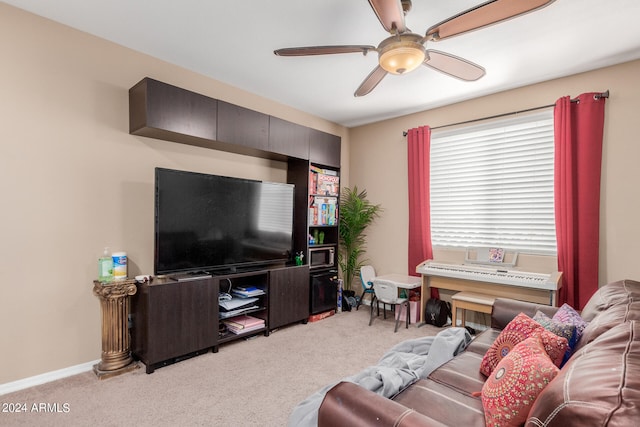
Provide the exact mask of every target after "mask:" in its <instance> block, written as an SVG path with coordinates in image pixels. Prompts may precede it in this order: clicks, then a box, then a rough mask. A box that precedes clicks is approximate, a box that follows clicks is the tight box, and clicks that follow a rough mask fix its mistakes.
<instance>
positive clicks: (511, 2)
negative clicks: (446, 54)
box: [425, 0, 555, 41]
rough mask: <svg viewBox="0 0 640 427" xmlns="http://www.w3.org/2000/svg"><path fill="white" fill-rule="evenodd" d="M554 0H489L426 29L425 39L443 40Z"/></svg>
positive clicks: (543, 5) (534, 8)
mask: <svg viewBox="0 0 640 427" xmlns="http://www.w3.org/2000/svg"><path fill="white" fill-rule="evenodd" d="M554 1H555V0H490V1H488V2H485V3H482V4H480V5H478V6H476V7H472V8H471V9H468V10H466V11H464V12H461V13H459V14H457V15H454V16H452V17H451V18H449V19H446V20H444V21H442V22H440V23H439V24H436V25H434V26H433V27H431V28H429V29H428V30H427V35H426V37H425V38H426V39H427V40H432V41H438V40H444V39H447V38H449V37H453V36H457V35H459V34H463V33H466V32H469V31H473V30H477V29H478V28H482V27H487V26H489V25H492V24H496V23H498V22H501V21H504V20H507V19H510V18H514V17H516V16H519V15H522V14H525V13H527V12H532V11H534V10H537V9H540V8H543V7H545V6H547V5H549V4H551V3H553V2H554Z"/></svg>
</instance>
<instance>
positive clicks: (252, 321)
mask: <svg viewBox="0 0 640 427" xmlns="http://www.w3.org/2000/svg"><path fill="white" fill-rule="evenodd" d="M224 323H225V324H227V325H233V326H235V327H237V328H240V329H242V328H248V327H252V326H256V325H264V319H260V318H259V317H254V316H249V315H247V314H244V315H242V316H235V317H232V318H230V319H228V320H224Z"/></svg>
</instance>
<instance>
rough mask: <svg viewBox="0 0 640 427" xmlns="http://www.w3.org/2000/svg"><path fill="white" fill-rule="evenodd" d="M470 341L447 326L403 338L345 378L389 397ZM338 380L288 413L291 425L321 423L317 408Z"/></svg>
mask: <svg viewBox="0 0 640 427" xmlns="http://www.w3.org/2000/svg"><path fill="white" fill-rule="evenodd" d="M470 342H471V335H469V332H467V330H466V329H464V328H448V329H445V330H443V331H440V332H439V333H438V334H437V335H436V336H430V337H423V338H416V339H412V340H407V341H403V342H401V343H400V344H398V345H396V346H395V347H393V348H392V349H391V350H389V351H388V352H387V353H386V354H385V355H384V356H382V358H381V359H380V361H379V362H378V364H377V365H375V366H370V367H368V368H366V369H364V370H363V371H362V372H360V373H358V374H356V375H353V376H350V377H347V378H343V379H342V380H341V381H350V382H353V383H356V384H358V385H359V386H361V387H363V388H366V389H367V390H371V391H373V392H374V393H377V394H379V395H381V396H384V397H387V398H390V397H393V396H395V395H396V394H398V393H399V392H400V391H402V390H403V389H404V388H405V387H407V386H408V385H410V384H411V383H413V382H415V381H416V380H418V379H420V378H426V377H427V376H428V375H429V374H430V373H431V372H432V371H434V370H435V369H436V368H438V367H439V366H440V365H442V364H443V363H445V362H447V361H448V360H450V359H452V358H453V357H454V356H455V355H457V354H458V353H460V352H461V351H462V350H464V349H465V348H466V347H467V345H469V343H470ZM338 382H339V381H337V382H335V383H332V384H329V385H327V386H326V387H324V388H322V389H320V390H318V391H317V392H316V393H314V394H312V395H311V396H309V397H308V398H307V399H305V400H304V401H302V402H300V403H299V404H298V406H296V407H295V408H294V409H293V411H292V412H291V415H290V416H289V426H290V427H315V426H317V425H318V409H319V408H320V405H321V404H322V400H323V399H324V396H325V394H326V393H327V392H328V391H329V390H330V389H331V388H333V387H334V386H335V385H336V384H338Z"/></svg>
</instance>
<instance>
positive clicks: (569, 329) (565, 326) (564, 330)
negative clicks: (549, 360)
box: [533, 311, 578, 367]
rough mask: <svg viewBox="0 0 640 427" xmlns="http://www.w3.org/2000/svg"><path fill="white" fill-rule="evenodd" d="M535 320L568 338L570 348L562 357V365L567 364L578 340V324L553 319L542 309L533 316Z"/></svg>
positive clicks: (548, 329) (549, 329) (547, 328)
mask: <svg viewBox="0 0 640 427" xmlns="http://www.w3.org/2000/svg"><path fill="white" fill-rule="evenodd" d="M533 320H535V321H536V322H538V323H540V324H541V325H542V327H543V328H545V329H546V330H547V331H549V332H553V333H554V334H556V335H558V336H560V337H564V338H566V340H567V342H568V348H567V351H566V353H565V355H564V358H563V359H562V363H561V364H560V367H562V365H564V364H565V362H566V361H567V360H569V357H571V352H572V351H573V347H574V346H575V345H576V343H577V342H578V339H577V338H576V337H577V336H578V331H577V328H576V325H573V324H571V323H563V322H560V321H558V320H553V319H552V318H551V317H549V316H547V315H546V314H544V313H543V312H541V311H537V312H536V314H535V316H533Z"/></svg>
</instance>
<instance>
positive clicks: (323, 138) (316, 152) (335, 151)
mask: <svg viewBox="0 0 640 427" xmlns="http://www.w3.org/2000/svg"><path fill="white" fill-rule="evenodd" d="M309 131H310V133H311V137H310V139H309V161H310V162H312V163H317V164H320V165H324V166H330V167H332V168H338V169H339V168H340V147H341V145H342V144H341V139H340V137H339V136H336V135H331V134H328V133H325V132H321V131H319V130H316V129H309Z"/></svg>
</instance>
